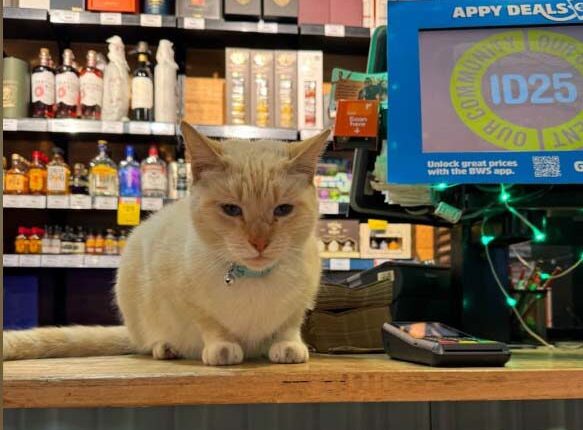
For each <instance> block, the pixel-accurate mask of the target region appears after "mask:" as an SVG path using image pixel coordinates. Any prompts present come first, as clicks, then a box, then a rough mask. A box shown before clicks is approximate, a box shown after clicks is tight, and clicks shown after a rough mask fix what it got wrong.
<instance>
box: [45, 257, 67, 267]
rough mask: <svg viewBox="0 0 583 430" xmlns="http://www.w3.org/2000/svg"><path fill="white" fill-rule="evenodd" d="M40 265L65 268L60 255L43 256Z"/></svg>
mask: <svg viewBox="0 0 583 430" xmlns="http://www.w3.org/2000/svg"><path fill="white" fill-rule="evenodd" d="M40 264H41V266H42V267H63V264H62V263H61V256H60V255H41V259H40Z"/></svg>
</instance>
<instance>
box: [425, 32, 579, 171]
mask: <svg viewBox="0 0 583 430" xmlns="http://www.w3.org/2000/svg"><path fill="white" fill-rule="evenodd" d="M419 50H420V68H421V73H420V80H421V82H420V84H421V119H422V121H421V122H422V151H423V152H424V153H456V152H460V153H461V152H463V153H467V152H504V151H513V152H515V151H573V150H583V26H560V27H557V26H547V27H524V28H503V29H463V30H461V29H455V30H436V31H433V30H432V31H420V32H419ZM515 164H516V163H515ZM507 167H509V168H513V167H516V165H512V166H510V165H509V166H507Z"/></svg>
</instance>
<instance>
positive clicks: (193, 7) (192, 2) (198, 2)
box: [176, 0, 222, 19]
mask: <svg viewBox="0 0 583 430" xmlns="http://www.w3.org/2000/svg"><path fill="white" fill-rule="evenodd" d="M221 9H222V0H177V1H176V15H177V16H184V17H194V18H207V19H221V17H222V14H221Z"/></svg>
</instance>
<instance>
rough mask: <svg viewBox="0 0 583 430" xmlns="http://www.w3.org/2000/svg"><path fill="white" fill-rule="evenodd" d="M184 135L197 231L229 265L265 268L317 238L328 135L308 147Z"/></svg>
mask: <svg viewBox="0 0 583 430" xmlns="http://www.w3.org/2000/svg"><path fill="white" fill-rule="evenodd" d="M182 129H183V130H182V131H183V134H184V137H185V141H186V143H187V146H188V148H189V152H190V154H191V162H192V165H193V177H194V181H195V185H194V186H195V193H194V194H195V198H196V199H197V200H196V210H195V211H194V212H193V220H194V224H195V227H196V229H197V231H198V233H199V234H200V236H201V237H202V239H203V240H204V241H205V242H206V243H207V244H208V245H210V246H213V247H215V249H219V250H220V252H221V253H222V254H223V257H224V259H225V260H227V261H231V262H236V263H238V264H242V265H244V266H247V267H249V268H251V269H254V270H263V269H266V268H268V267H271V266H273V265H275V264H276V263H277V262H278V261H279V260H280V259H282V258H285V257H286V254H287V253H288V251H292V250H294V249H298V248H301V247H302V246H303V245H304V244H305V242H306V240H307V239H308V238H309V237H310V236H311V235H312V234H313V232H314V229H315V225H316V222H317V219H318V216H319V214H318V201H317V197H316V192H315V189H314V186H313V175H314V172H315V171H316V163H317V160H318V157H319V155H320V154H321V152H322V150H323V148H324V147H325V144H326V137H327V135H328V132H325V133H323V134H321V135H319V136H316V137H315V138H312V139H310V140H307V141H304V142H298V143H294V144H287V143H282V142H270V141H261V142H249V141H243V140H234V141H227V142H224V143H217V142H214V141H211V140H210V139H208V138H204V137H202V136H200V135H198V133H196V132H195V131H193V129H192V128H191V127H190V126H187V125H183V127H182Z"/></svg>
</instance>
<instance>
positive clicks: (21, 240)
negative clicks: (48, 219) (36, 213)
mask: <svg viewBox="0 0 583 430" xmlns="http://www.w3.org/2000/svg"><path fill="white" fill-rule="evenodd" d="M29 245H30V243H29V241H28V229H27V228H25V227H18V235H17V236H16V238H15V239H14V252H16V253H17V254H28V252H29Z"/></svg>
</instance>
